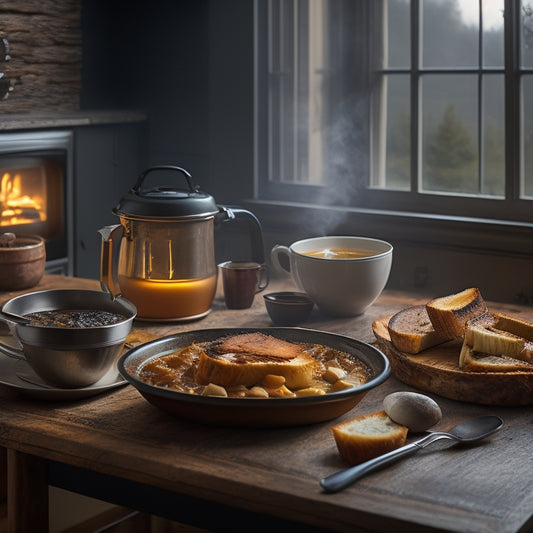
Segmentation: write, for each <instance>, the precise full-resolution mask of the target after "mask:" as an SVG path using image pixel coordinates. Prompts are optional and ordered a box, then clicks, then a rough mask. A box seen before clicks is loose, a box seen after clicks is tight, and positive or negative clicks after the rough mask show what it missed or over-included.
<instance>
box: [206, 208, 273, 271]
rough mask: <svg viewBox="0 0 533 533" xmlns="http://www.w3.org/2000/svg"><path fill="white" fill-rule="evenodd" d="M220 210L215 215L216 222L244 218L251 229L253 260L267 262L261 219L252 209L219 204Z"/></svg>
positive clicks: (261, 262) (260, 262)
mask: <svg viewBox="0 0 533 533" xmlns="http://www.w3.org/2000/svg"><path fill="white" fill-rule="evenodd" d="M218 208H219V212H218V213H217V214H216V215H215V224H219V223H221V222H222V223H223V222H227V221H228V220H243V221H244V222H246V224H247V226H248V230H249V231H250V245H251V248H252V250H251V253H252V261H255V262H256V263H259V264H263V263H264V262H265V250H264V245H263V231H262V229H261V223H260V222H259V219H258V218H257V217H256V216H255V215H254V214H253V213H251V212H250V211H248V210H246V209H241V208H240V207H229V206H225V205H219V206H218Z"/></svg>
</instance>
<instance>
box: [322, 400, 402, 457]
mask: <svg viewBox="0 0 533 533" xmlns="http://www.w3.org/2000/svg"><path fill="white" fill-rule="evenodd" d="M331 430H332V431H333V436H334V438H335V442H336V444H337V448H338V450H339V453H340V454H341V456H342V457H343V458H344V460H345V461H346V462H348V463H349V464H351V465H355V464H359V463H362V462H364V461H368V460H369V459H373V458H374V457H377V456H378V455H381V454H384V453H387V452H390V451H392V450H395V449H396V448H399V447H400V446H403V445H404V444H405V441H406V438H407V432H408V428H407V427H406V426H402V425H400V424H397V423H396V422H393V420H392V419H391V418H390V417H389V416H388V415H387V413H386V412H385V411H384V410H383V411H377V412H375V413H370V414H367V415H362V416H359V417H357V418H354V419H352V420H348V421H346V422H341V423H339V424H336V425H334V426H333V427H332V428H331Z"/></svg>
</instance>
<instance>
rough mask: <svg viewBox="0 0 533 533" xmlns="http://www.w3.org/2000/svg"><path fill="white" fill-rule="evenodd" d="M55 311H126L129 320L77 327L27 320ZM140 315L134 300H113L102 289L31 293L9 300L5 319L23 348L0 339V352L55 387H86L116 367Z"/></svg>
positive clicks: (123, 312)
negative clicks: (22, 363)
mask: <svg viewBox="0 0 533 533" xmlns="http://www.w3.org/2000/svg"><path fill="white" fill-rule="evenodd" d="M54 310H79V311H80V310H94V311H108V312H111V313H119V314H121V315H123V316H124V320H121V321H120V322H117V323H115V324H111V325H106V326H95V327H86V328H71V327H60V326H59V327H50V326H36V325H32V324H30V323H28V321H27V319H26V320H25V319H24V315H28V314H30V313H36V312H40V311H54ZM136 314H137V310H136V308H135V306H134V305H133V304H132V303H131V302H129V301H128V300H126V299H124V298H117V299H115V300H112V299H111V297H110V296H109V295H108V294H107V293H104V292H99V291H90V290H76V289H57V290H45V291H38V292H30V293H26V294H23V295H21V296H16V297H15V298H12V299H10V300H8V301H7V302H6V303H5V304H4V305H3V307H2V313H0V320H2V321H4V322H6V323H7V324H8V326H9V328H10V329H11V332H12V333H13V335H14V337H15V338H16V340H17V341H18V343H19V344H20V346H21V349H18V348H15V347H13V346H10V345H8V344H4V343H2V342H0V352H2V353H4V354H5V355H8V356H10V357H14V358H17V359H21V360H23V361H26V362H27V363H28V364H29V365H30V366H31V367H32V369H33V370H34V371H35V372H36V373H37V374H38V375H39V376H40V377H41V378H42V379H43V380H44V381H45V382H46V383H49V384H50V385H53V386H57V387H64V388H80V387H86V386H89V385H92V384H93V383H96V382H97V381H98V380H99V379H100V378H102V377H103V376H104V375H105V374H106V373H107V372H108V371H109V370H110V368H111V367H112V366H113V365H115V366H116V362H117V360H118V358H119V356H120V352H121V349H122V346H123V345H124V341H125V340H126V337H127V336H128V334H129V332H130V331H131V327H132V323H133V319H134V318H135V316H136ZM12 315H15V316H12ZM17 316H18V317H20V318H17Z"/></svg>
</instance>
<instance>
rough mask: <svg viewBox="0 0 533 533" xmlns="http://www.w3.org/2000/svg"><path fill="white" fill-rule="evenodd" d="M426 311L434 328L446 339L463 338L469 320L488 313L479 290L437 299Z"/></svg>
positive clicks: (468, 290) (427, 306) (428, 305)
mask: <svg viewBox="0 0 533 533" xmlns="http://www.w3.org/2000/svg"><path fill="white" fill-rule="evenodd" d="M426 310H427V312H428V315H429V318H430V320H431V323H432V324H433V328H434V329H435V331H436V332H437V333H438V334H439V335H440V336H441V337H443V338H445V339H455V338H457V337H462V336H463V335H464V332H465V328H466V323H467V322H468V321H469V320H472V319H474V318H476V317H479V316H480V315H483V314H484V313H486V312H488V309H487V305H486V303H485V301H484V300H483V297H482V296H481V293H480V291H479V289H477V288H470V289H465V290H464V291H462V292H459V293H457V294H451V295H449V296H442V297H440V298H435V299H434V300H431V301H429V302H428V303H427V304H426Z"/></svg>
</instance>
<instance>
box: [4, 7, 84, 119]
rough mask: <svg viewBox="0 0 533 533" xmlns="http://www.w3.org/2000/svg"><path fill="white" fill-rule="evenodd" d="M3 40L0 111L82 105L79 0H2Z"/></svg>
mask: <svg viewBox="0 0 533 533" xmlns="http://www.w3.org/2000/svg"><path fill="white" fill-rule="evenodd" d="M0 39H2V42H1V43H0V73H3V76H2V77H1V78H0V115H3V114H6V113H27V112H42V111H65V110H67V111H73V110H77V109H79V100H80V91H81V58H82V50H81V42H82V39H81V9H80V0H2V1H1V2H0ZM4 52H5V53H7V54H8V56H9V57H8V58H7V59H6V60H4V55H5V53H4Z"/></svg>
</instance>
